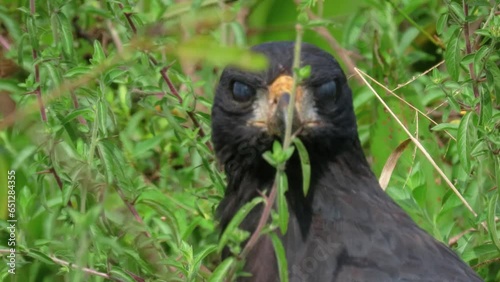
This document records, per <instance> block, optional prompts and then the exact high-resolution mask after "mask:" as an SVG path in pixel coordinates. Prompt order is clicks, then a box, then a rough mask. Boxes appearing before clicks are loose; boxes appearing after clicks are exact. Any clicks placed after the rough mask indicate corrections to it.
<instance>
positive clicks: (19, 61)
mask: <svg viewBox="0 0 500 282" xmlns="http://www.w3.org/2000/svg"><path fill="white" fill-rule="evenodd" d="M26 38H29V35H28V34H26V33H25V34H23V36H21V39H20V40H19V43H18V44H17V64H18V65H20V66H22V65H23V62H24V56H23V51H24V41H26Z"/></svg>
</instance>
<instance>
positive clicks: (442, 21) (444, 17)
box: [436, 13, 448, 34]
mask: <svg viewBox="0 0 500 282" xmlns="http://www.w3.org/2000/svg"><path fill="white" fill-rule="evenodd" d="M447 23H448V13H443V14H441V16H440V17H439V19H438V20H437V23H436V33H437V34H442V33H443V31H444V28H445V27H446V24H447Z"/></svg>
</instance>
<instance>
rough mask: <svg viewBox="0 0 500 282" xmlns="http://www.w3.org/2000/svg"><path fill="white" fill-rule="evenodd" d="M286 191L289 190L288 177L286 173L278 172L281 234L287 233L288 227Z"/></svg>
mask: <svg viewBox="0 0 500 282" xmlns="http://www.w3.org/2000/svg"><path fill="white" fill-rule="evenodd" d="M286 191H288V177H287V176H286V173H284V172H283V171H280V172H279V173H278V215H279V222H278V225H279V227H280V231H281V234H286V231H287V229H288V219H289V217H290V215H289V214H288V204H287V201H286V194H285V193H286Z"/></svg>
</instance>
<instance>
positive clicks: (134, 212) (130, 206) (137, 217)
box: [116, 187, 151, 238]
mask: <svg viewBox="0 0 500 282" xmlns="http://www.w3.org/2000/svg"><path fill="white" fill-rule="evenodd" d="M116 192H117V193H118V195H119V196H120V198H121V199H122V201H123V203H125V205H126V206H127V208H128V210H129V211H130V213H132V215H133V216H134V218H135V220H136V221H137V222H139V223H140V224H141V225H144V221H143V220H142V218H141V216H140V215H139V212H137V209H136V208H135V206H134V204H133V203H131V202H130V201H129V200H128V199H127V197H125V194H123V191H122V190H121V188H120V187H116ZM143 232H144V235H146V237H148V238H151V234H150V233H149V232H148V231H146V230H144V231H143Z"/></svg>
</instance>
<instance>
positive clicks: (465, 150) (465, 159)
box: [457, 112, 473, 173]
mask: <svg viewBox="0 0 500 282" xmlns="http://www.w3.org/2000/svg"><path fill="white" fill-rule="evenodd" d="M472 115H473V113H472V112H468V113H467V114H465V116H463V117H462V119H461V120H460V125H459V126H458V134H457V149H458V157H459V159H460V164H461V165H462V168H463V169H464V170H465V172H466V173H469V172H470V169H471V162H470V150H471V147H470V144H471V140H470V133H469V130H470V126H471V117H472Z"/></svg>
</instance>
